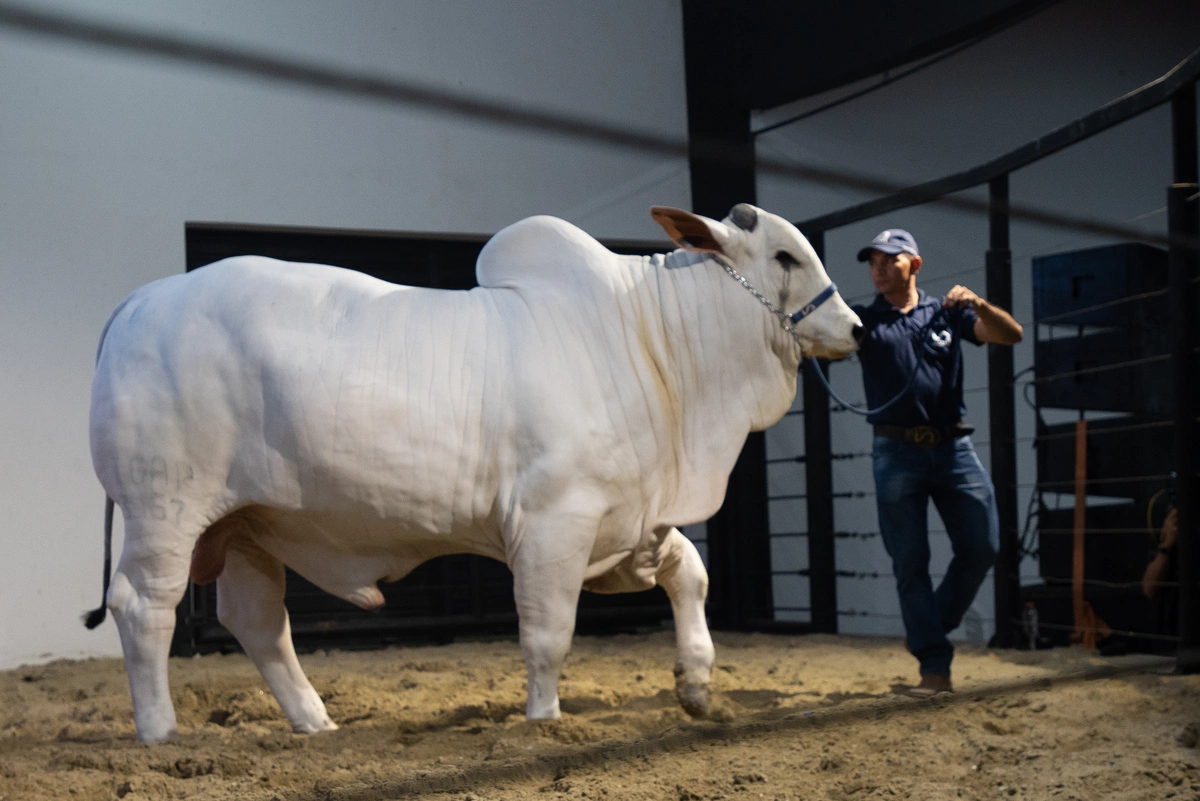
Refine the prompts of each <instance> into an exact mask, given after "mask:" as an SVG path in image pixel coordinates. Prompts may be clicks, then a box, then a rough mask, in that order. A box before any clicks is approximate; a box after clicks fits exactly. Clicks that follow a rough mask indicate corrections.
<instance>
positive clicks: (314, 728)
mask: <svg viewBox="0 0 1200 801" xmlns="http://www.w3.org/2000/svg"><path fill="white" fill-rule="evenodd" d="M337 728H338V725H337V724H336V723H334V722H333V721H332V720H330V719H329V717H328V716H326V717H325V719H324V720H320V721H316V722H310V721H303V722H300V723H293V724H292V732H293V733H295V734H316V733H317V732H320V731H337Z"/></svg>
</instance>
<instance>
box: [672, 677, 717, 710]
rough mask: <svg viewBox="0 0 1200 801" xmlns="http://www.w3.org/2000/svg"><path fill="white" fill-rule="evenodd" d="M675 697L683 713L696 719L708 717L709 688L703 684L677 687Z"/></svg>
mask: <svg viewBox="0 0 1200 801" xmlns="http://www.w3.org/2000/svg"><path fill="white" fill-rule="evenodd" d="M675 697H676V698H678V699H679V705H680V706H681V707H683V711H684V712H687V713H688V714H689V715H691V716H692V717H694V718H706V717H708V709H709V707H708V687H707V686H705V685H703V684H683V683H679V684H676V685H675Z"/></svg>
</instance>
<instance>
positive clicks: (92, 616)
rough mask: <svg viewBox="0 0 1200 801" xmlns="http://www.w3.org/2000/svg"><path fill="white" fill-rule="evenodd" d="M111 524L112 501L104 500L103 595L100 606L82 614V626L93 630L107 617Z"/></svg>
mask: <svg viewBox="0 0 1200 801" xmlns="http://www.w3.org/2000/svg"><path fill="white" fill-rule="evenodd" d="M112 524H113V499H112V498H108V497H106V498H105V499H104V594H103V595H102V596H101V597H100V606H99V607H97V608H96V609H93V610H92V611H90V612H84V613H83V625H85V626H87V627H88V628H89V629H94V628H96V626H99V625H100V624H101V623H103V622H104V618H105V617H106V616H107V615H108V581H109V578H110V575H111V573H112Z"/></svg>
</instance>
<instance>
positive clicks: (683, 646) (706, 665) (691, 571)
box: [655, 528, 714, 717]
mask: <svg viewBox="0 0 1200 801" xmlns="http://www.w3.org/2000/svg"><path fill="white" fill-rule="evenodd" d="M663 546H664V550H665V554H664V556H663V560H662V562H661V564H660V565H659V568H658V572H657V573H656V574H655V579H656V580H657V581H658V583H659V584H661V585H662V587H663V589H665V590H666V591H667V596H668V597H669V598H670V599H671V610H672V611H673V612H674V614H675V639H676V643H677V645H678V648H679V661H678V662H676V663H675V694H676V696H678V698H679V703H680V705H682V706H683V708H684V710H685V711H686V712H687V713H688V714H689V715H692V716H694V717H703V716H704V715H706V714H708V683H709V681H710V680H711V679H712V667H713V658H714V652H713V644H712V637H711V636H710V635H709V633H708V622H707V621H706V620H705V618H704V599H705V597H706V596H707V595H708V573H707V572H706V571H705V569H704V562H702V561H701V560H700V554H699V553H697V552H696V546H695V545H692V543H691V541H690V540H689V539H688V538H687V537H685V536H683V534H682V533H680V531H679V529H675V528H673V529H671V532H670V533H669V534H668V535H667V538H666V540H664V542H663Z"/></svg>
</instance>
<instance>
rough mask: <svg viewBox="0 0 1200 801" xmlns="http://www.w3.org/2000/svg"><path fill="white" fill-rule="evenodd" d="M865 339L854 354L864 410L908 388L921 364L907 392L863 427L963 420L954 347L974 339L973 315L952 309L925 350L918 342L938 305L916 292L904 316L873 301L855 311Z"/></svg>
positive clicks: (933, 328)
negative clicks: (859, 369)
mask: <svg viewBox="0 0 1200 801" xmlns="http://www.w3.org/2000/svg"><path fill="white" fill-rule="evenodd" d="M852 308H853V309H854V312H855V313H856V314H857V315H858V317H859V319H860V320H862V323H863V327H864V328H866V330H867V334H866V336H865V337H864V338H863V341H862V343H861V344H860V346H859V350H858V360H859V362H860V363H861V364H862V371H863V388H864V389H865V390H866V395H867V408H868V409H874V408H876V407H878V406H882V405H883V404H885V403H887V402H888V401H889V400H891V399H892V398H893V397H895V396H896V394H897V393H898V392H900V391H901V390H903V389H904V387H905V385H906V384H907V383H908V377H909V376H910V375H911V374H912V371H913V366H914V365H915V364H916V362H917V360H918V359H919V360H920V366H919V367H917V375H916V378H915V379H914V381H913V386H912V389H910V390H909V391H908V393H907V394H905V396H904V397H903V398H901V399H900V400H898V401H896V403H894V404H892V405H891V406H890V407H888V408H887V409H884V410H883V411H882V412H880V413H879V414H872V415H870V416H868V417H867V422H868V423H884V424H889V425H897V426H904V427H906V428H910V427H912V426H920V425H936V426H946V425H950V424H952V423H957V422H959V421H960V420H962V418H963V415H964V414H965V413H966V411H967V407H966V405H965V404H964V403H963V384H962V382H963V366H962V351H961V349H960V348H959V347H958V344H959V343H960V342H961V341H962V340H964V339H965V340H967V341H968V342H972V343H974V344H976V345H979V344H981V343H980V342H979V340H978V339H976V338H975V321H976V320H977V319H979V318H978V315H976V314H975V312H974V310H972V309H968V308H965V307H962V306H955V307H952V308H949V309H946V310H945V313H944V314H943V315H942V317H941V318H940V319H939V320H938V321H937V322H936V323H934V324H933V325H932V326H930V328H929V330H928V331H927V332H926V333H925V335H924V340H925V345H926V347H921V344H920V343H919V342H917V336H918V334H920V332H921V328H922V327H924V326H925V325H926V324H928V323H929V321H930V320H932V319H933V317H934V315H935V314H937V313H938V312H939V311H940V310H941V308H942V299H941V298H934V297H930V296H929V295H927V294H925V292H924V291H922V290H920V289H918V290H917V305H916V306H914V307H913V308H912V309H910V310H909V311H908V312H907V313H904V314H902V313H901V312H900V310H899V309H897V308H896V307H894V306H892V304H890V303H888V302H887V301H886V300H885V299H884V297H883V295H876V296H875V302H874V303H872V304H871V305H870V306H854V307H852Z"/></svg>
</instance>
